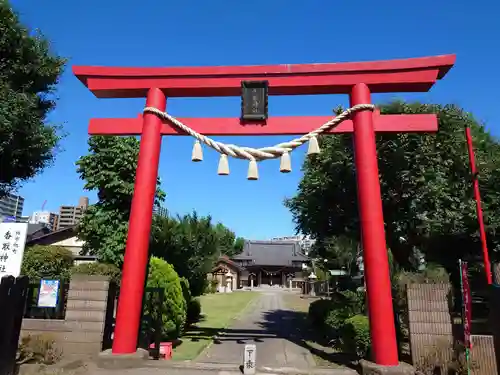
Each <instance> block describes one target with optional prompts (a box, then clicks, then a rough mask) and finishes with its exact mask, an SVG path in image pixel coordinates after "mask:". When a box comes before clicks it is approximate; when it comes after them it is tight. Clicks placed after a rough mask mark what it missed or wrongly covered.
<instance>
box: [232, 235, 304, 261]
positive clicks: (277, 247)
mask: <svg viewBox="0 0 500 375" xmlns="http://www.w3.org/2000/svg"><path fill="white" fill-rule="evenodd" d="M232 259H233V260H252V261H253V265H262V266H291V265H292V262H307V261H308V260H309V258H308V257H307V256H305V255H304V253H303V252H302V249H301V247H300V245H299V243H297V242H289V241H247V242H245V247H244V248H243V251H242V252H241V254H238V255H236V256H234V257H232Z"/></svg>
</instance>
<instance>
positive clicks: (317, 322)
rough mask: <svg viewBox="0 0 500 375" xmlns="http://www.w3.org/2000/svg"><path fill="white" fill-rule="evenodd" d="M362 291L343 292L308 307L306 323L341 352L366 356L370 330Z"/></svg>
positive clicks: (368, 347)
mask: <svg viewBox="0 0 500 375" xmlns="http://www.w3.org/2000/svg"><path fill="white" fill-rule="evenodd" d="M365 312H366V304H365V294H364V292H354V291H342V292H337V293H335V294H334V295H333V296H332V297H331V299H321V300H318V301H315V302H313V303H311V305H310V306H309V313H308V315H309V320H310V322H311V324H312V325H313V326H314V327H315V328H316V329H317V331H318V332H323V334H324V336H325V337H324V338H325V339H327V340H328V341H330V342H332V343H333V345H334V346H336V347H338V348H339V349H341V350H342V351H344V352H348V353H354V354H357V355H358V356H359V357H362V358H364V357H366V356H367V355H368V352H369V350H370V329H369V322H368V317H367V316H366V315H365Z"/></svg>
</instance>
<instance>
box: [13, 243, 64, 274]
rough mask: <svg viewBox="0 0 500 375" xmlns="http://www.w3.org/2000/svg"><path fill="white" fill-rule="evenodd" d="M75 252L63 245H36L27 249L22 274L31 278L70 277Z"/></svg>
mask: <svg viewBox="0 0 500 375" xmlns="http://www.w3.org/2000/svg"><path fill="white" fill-rule="evenodd" d="M71 267H73V254H72V253H71V251H69V250H68V249H66V248H64V247H61V246H40V245H35V246H33V247H29V248H27V249H26V251H25V253H24V258H23V263H22V266H21V274H22V275H25V276H28V277H29V278H30V280H33V281H36V280H40V279H60V280H64V279H69V275H70V269H71Z"/></svg>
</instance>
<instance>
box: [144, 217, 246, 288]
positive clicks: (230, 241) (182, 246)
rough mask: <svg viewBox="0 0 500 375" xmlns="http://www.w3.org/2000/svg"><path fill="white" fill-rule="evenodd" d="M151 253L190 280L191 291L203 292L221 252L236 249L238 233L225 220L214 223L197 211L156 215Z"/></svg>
mask: <svg viewBox="0 0 500 375" xmlns="http://www.w3.org/2000/svg"><path fill="white" fill-rule="evenodd" d="M153 228H154V231H153V239H152V243H151V254H153V255H154V256H157V257H160V258H163V259H165V260H166V261H167V262H168V263H170V264H172V265H173V266H174V268H175V270H176V271H177V272H178V273H179V275H180V276H181V277H185V278H186V279H187V280H188V281H189V286H190V289H191V294H192V295H193V296H199V295H201V294H202V293H203V292H204V290H205V286H206V283H207V277H206V275H207V273H209V272H210V271H211V270H212V267H213V265H214V263H215V261H216V259H217V258H218V257H219V256H220V255H221V254H227V253H228V252H229V253H231V252H232V253H234V252H235V250H234V246H235V244H236V240H235V235H234V233H233V232H231V231H230V230H229V229H228V228H226V227H225V226H224V225H222V224H220V223H219V224H216V225H214V224H213V223H212V218H211V217H210V216H206V217H200V216H198V214H197V213H196V212H193V213H191V214H187V215H183V216H180V215H178V216H177V217H171V216H169V215H164V216H160V215H158V216H156V217H155V225H154V226H153Z"/></svg>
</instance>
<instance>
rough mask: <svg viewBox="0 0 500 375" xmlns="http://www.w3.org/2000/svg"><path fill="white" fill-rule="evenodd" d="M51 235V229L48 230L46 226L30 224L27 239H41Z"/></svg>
mask: <svg viewBox="0 0 500 375" xmlns="http://www.w3.org/2000/svg"><path fill="white" fill-rule="evenodd" d="M47 233H50V229H49V228H47V226H46V225H45V224H28V230H27V231H26V237H27V239H28V241H29V240H32V239H34V238H37V237H41V236H44V235H46V234H47Z"/></svg>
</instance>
